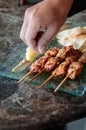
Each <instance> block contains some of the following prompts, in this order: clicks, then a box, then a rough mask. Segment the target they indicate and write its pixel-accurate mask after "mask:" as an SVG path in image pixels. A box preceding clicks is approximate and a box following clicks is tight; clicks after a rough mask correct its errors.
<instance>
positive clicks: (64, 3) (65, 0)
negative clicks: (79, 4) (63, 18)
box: [45, 0, 74, 12]
mask: <svg viewBox="0 0 86 130" xmlns="http://www.w3.org/2000/svg"><path fill="white" fill-rule="evenodd" d="M45 1H46V2H48V3H49V4H51V5H52V6H53V7H54V9H55V8H59V9H62V11H63V10H64V11H66V12H69V11H70V9H71V7H72V4H73V1H74V0H45Z"/></svg>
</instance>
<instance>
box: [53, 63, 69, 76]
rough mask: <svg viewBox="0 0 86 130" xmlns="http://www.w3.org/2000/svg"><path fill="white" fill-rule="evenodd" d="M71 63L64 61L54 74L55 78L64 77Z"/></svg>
mask: <svg viewBox="0 0 86 130" xmlns="http://www.w3.org/2000/svg"><path fill="white" fill-rule="evenodd" d="M69 64H70V63H69V62H67V61H64V62H62V63H61V64H60V65H59V66H58V67H57V68H56V69H55V70H54V71H53V73H52V75H53V76H54V77H59V76H64V75H65V74H66V72H67V69H68V66H69Z"/></svg>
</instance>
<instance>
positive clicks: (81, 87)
mask: <svg viewBox="0 0 86 130" xmlns="http://www.w3.org/2000/svg"><path fill="white" fill-rule="evenodd" d="M76 26H85V25H83V24H77V23H73V24H72V25H71V27H70V28H72V27H76ZM17 41H18V43H16V40H15V38H13V37H10V40H8V39H6V38H5V37H3V39H2V42H1V43H0V46H1V47H0V48H1V50H0V75H1V76H5V77H9V78H11V79H16V80H19V79H21V78H22V77H23V75H25V74H26V73H27V72H28V68H27V69H25V70H23V71H21V72H17V73H12V72H11V70H12V68H13V67H14V66H16V65H17V64H18V63H19V61H21V60H22V59H23V58H24V54H25V48H26V46H25V45H24V44H21V41H20V40H18V39H17ZM12 43H13V44H12ZM53 46H57V47H60V48H61V47H62V46H61V45H60V44H59V43H58V41H57V40H56V39H55V38H54V39H53V40H52V42H51V43H50V44H49V46H48V47H47V49H48V48H50V47H53ZM3 55H4V56H3ZM40 56H41V55H39V56H37V57H36V58H35V59H34V60H33V62H34V61H35V60H36V59H38V58H39V57H40ZM32 76H33V75H32ZM32 76H31V77H32ZM49 76H50V73H46V72H43V73H42V74H41V75H40V76H39V77H38V78H36V79H35V80H34V81H33V82H32V84H35V85H37V87H38V85H40V84H41V83H42V82H44V81H45V80H46V79H47V78H48V77H49ZM85 76H86V65H85V66H84V70H83V71H82V73H81V74H80V75H79V76H78V77H77V78H76V79H75V80H71V79H67V81H66V82H65V83H64V84H63V85H62V87H61V88H60V90H61V91H64V92H67V93H69V94H72V95H75V96H83V95H84V94H85V91H86V77H85ZM31 77H30V78H31ZM62 79H63V78H56V79H52V80H50V81H49V82H48V83H47V84H46V85H45V88H49V89H54V88H56V87H57V86H58V84H59V83H60V82H61V81H62Z"/></svg>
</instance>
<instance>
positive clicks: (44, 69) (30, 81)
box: [28, 68, 45, 84]
mask: <svg viewBox="0 0 86 130" xmlns="http://www.w3.org/2000/svg"><path fill="white" fill-rule="evenodd" d="M44 70H45V69H44V68H43V69H42V70H41V71H40V72H39V73H37V74H36V75H35V76H34V77H33V78H31V79H30V80H29V81H28V84H29V83H31V82H32V81H33V80H34V79H35V78H37V77H38V76H39V75H40V74H41V73H42V72H43V71H44Z"/></svg>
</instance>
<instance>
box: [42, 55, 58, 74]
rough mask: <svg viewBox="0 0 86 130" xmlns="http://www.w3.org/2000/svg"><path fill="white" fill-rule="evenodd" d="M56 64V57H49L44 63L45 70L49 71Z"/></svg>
mask: <svg viewBox="0 0 86 130" xmlns="http://www.w3.org/2000/svg"><path fill="white" fill-rule="evenodd" d="M58 64H59V61H57V59H56V57H50V58H49V59H48V61H47V62H46V63H45V66H44V68H45V71H47V72H49V71H51V70H53V69H54V68H55V67H56V66H57V65H58Z"/></svg>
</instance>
